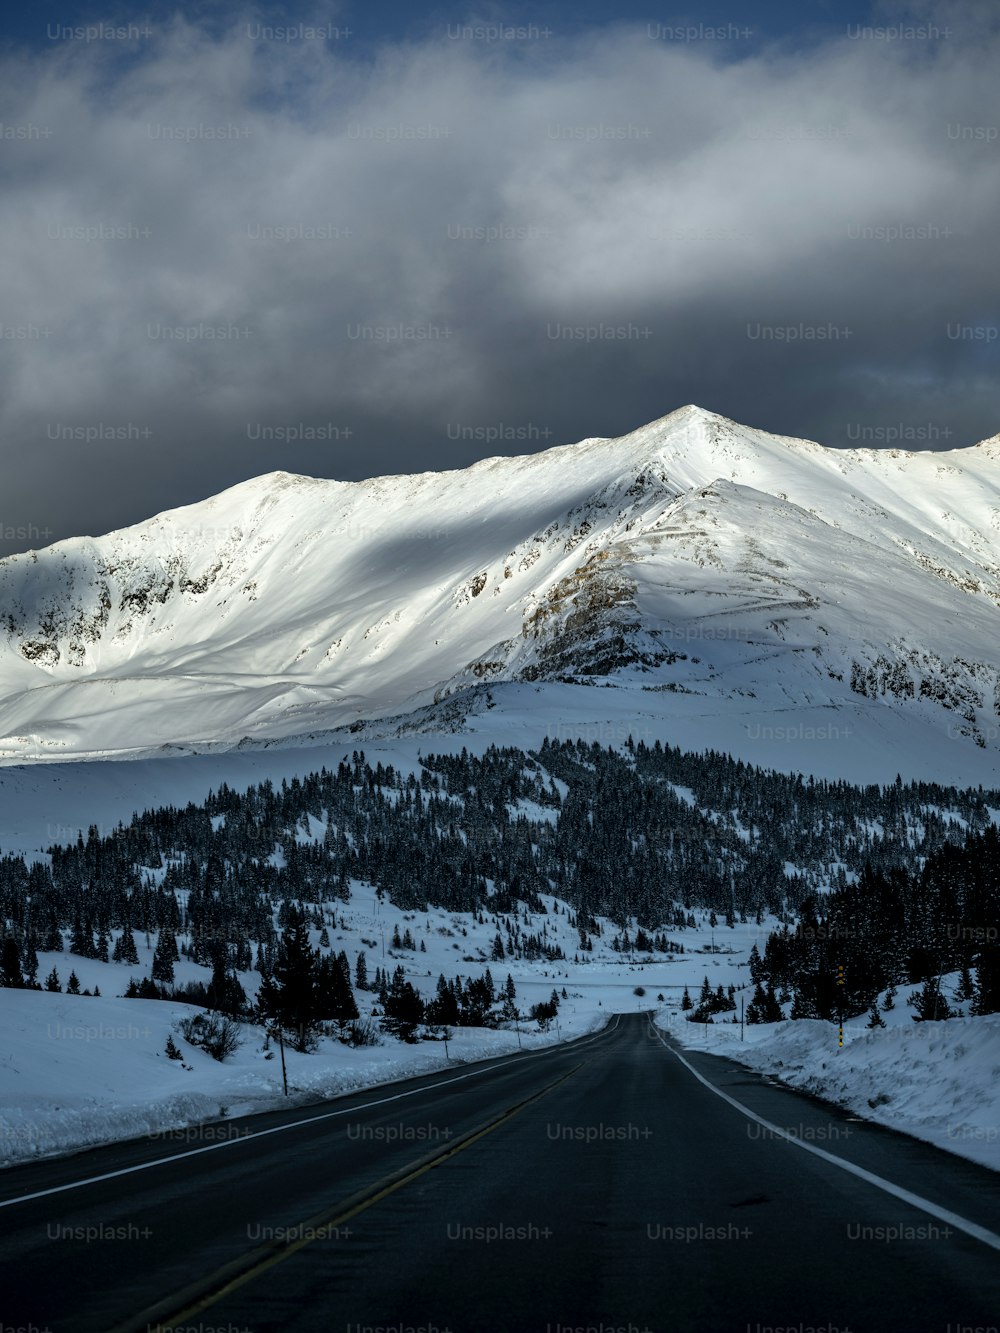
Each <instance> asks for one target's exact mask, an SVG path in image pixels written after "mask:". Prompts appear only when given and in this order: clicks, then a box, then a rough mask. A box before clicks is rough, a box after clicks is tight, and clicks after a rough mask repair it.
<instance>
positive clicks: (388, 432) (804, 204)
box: [0, 0, 1000, 554]
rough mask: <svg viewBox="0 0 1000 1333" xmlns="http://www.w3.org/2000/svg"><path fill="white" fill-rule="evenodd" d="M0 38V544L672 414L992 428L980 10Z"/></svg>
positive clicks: (999, 175) (967, 2)
mask: <svg viewBox="0 0 1000 1333" xmlns="http://www.w3.org/2000/svg"><path fill="white" fill-rule="evenodd" d="M101 23H103V24H104V25H128V24H131V25H132V27H131V30H129V29H128V28H126V29H125V31H124V33H123V34H119V33H115V34H114V35H110V34H109V32H108V30H107V27H105V29H103V30H100V35H98V34H96V33H95V32H94V31H90V32H88V31H87V29H86V25H88V24H90V25H97V24H101ZM283 28H284V29H286V31H282V29H283ZM288 29H290V31H288ZM317 29H318V31H317ZM3 36H4V42H3V46H2V47H0V122H2V130H0V134H2V138H0V240H2V245H0V334H2V337H0V451H2V474H0V554H3V553H8V552H11V551H16V550H24V549H27V548H29V547H38V546H41V545H45V544H46V543H47V542H48V541H52V540H56V539H58V538H61V537H65V536H70V535H74V534H79V533H98V532H103V531H106V530H108V529H109V528H112V527H119V526H123V525H125V524H127V523H131V522H136V521H139V520H141V519H143V518H145V517H148V516H149V515H151V514H152V513H155V512H157V511H159V510H162V509H165V508H169V507H172V506H174V505H178V504H184V503H188V502H190V501H193V500H197V499H201V498H203V497H205V496H207V495H210V494H213V493H215V492H216V491H219V490H221V489H223V488H224V487H225V486H227V485H231V484H233V483H235V482H238V481H241V480H243V479H244V478H246V477H250V476H254V475H257V474H259V473H262V472H269V471H273V470H275V469H285V470H288V471H294V472H303V473H307V474H311V475H314V476H326V477H338V478H343V479H348V480H350V479H354V478H359V477H363V476H369V475H373V474H375V473H384V472H410V471H422V470H426V469H432V468H434V469H436V468H442V467H458V466H464V465H466V464H468V463H471V462H473V461H475V459H477V458H480V457H485V456H488V455H490V454H496V453H522V452H529V451H532V450H535V449H539V448H546V447H548V446H550V445H554V444H559V443H567V442H571V441H574V440H577V439H580V438H583V437H586V436H593V435H617V434H621V433H624V432H625V431H627V430H630V429H632V428H634V427H636V426H638V425H641V424H642V423H644V422H646V421H649V420H652V419H653V418H656V417H659V416H662V415H664V414H665V413H667V412H669V411H671V410H673V409H674V408H676V407H678V406H680V405H682V404H684V403H687V402H696V403H699V404H701V405H702V406H704V407H707V408H710V409H712V410H714V411H718V412H721V413H723V414H725V415H727V416H730V417H733V418H735V419H737V420H739V421H743V422H746V423H748V424H751V425H755V426H761V427H764V428H766V429H769V430H775V431H779V432H782V433H787V434H793V435H802V436H806V437H809V438H813V439H818V440H820V441H822V442H823V443H826V444H831V445H838V446H841V445H842V446H851V445H857V444H860V443H876V444H878V443H883V442H884V443H887V444H892V443H897V442H898V443H901V444H902V445H903V447H912V448H921V447H933V448H952V447H956V446H960V445H966V444H972V443H974V442H976V441H977V440H979V439H982V438H984V437H986V436H989V435H992V434H994V433H996V432H997V431H998V430H1000V387H998V385H1000V378H998V363H1000V258H998V248H1000V247H998V238H1000V225H998V224H1000V79H998V77H997V70H998V69H1000V7H997V6H996V4H995V3H994V2H993V0H981V2H980V0H948V2H947V3H942V4H941V5H940V6H936V5H935V4H934V3H931V0H919V3H918V4H916V5H913V4H911V5H907V6H906V7H905V8H900V7H898V6H895V5H893V6H891V7H889V6H885V5H881V4H875V5H872V4H867V3H851V2H850V0H849V2H848V3H838V2H837V0H828V2H824V0H814V2H812V3H811V2H810V0H795V3H790V4H781V3H768V2H767V0H761V3H754V0H739V2H737V0H732V2H731V3H726V2H725V0H719V2H718V3H712V0H699V3H697V4H695V3H693V0H692V4H691V5H690V8H686V9H677V8H675V7H672V6H671V4H670V3H669V0H668V3H666V4H664V5H662V6H661V5H656V4H646V3H644V2H643V0H635V3H629V0H623V2H622V3H619V0H608V3H607V4H603V5H602V4H600V3H596V2H595V0H586V2H584V3H579V4H572V5H568V4H567V5H562V4H549V5H540V6H524V5H516V6H497V7H490V6H486V7H483V8H482V9H479V10H476V9H467V8H465V7H464V6H452V5H450V4H448V5H445V6H443V7H442V8H440V9H435V10H434V11H433V12H432V11H430V10H426V11H422V12H418V11H417V10H415V9H414V7H413V6H412V5H410V4H408V3H407V4H404V3H402V0H400V3H390V4H385V5H378V4H371V3H366V4H361V3H358V4H357V5H350V4H345V5H343V6H340V7H325V6H322V5H321V6H319V7H311V6H310V7H300V8H286V9H285V10H284V11H281V10H277V9H275V8H273V7H269V8H258V9H250V8H248V9H241V8H237V7H233V6H231V5H222V4H218V3H203V4H198V5H192V6H189V7H187V8H185V7H184V6H181V7H180V8H177V9H175V8H173V7H169V8H168V7H166V6H164V7H162V8H159V9H153V10H151V11H150V12H149V18H148V19H143V18H142V17H139V16H138V11H137V10H133V11H131V12H127V13H126V14H125V15H124V16H122V17H119V16H118V15H116V13H115V12H113V11H109V10H106V9H103V8H94V7H91V6H64V7H62V9H60V8H58V7H55V8H53V9H52V10H49V9H48V7H42V9H38V8H37V7H34V6H27V7H25V11H24V12H23V13H22V14H21V15H20V16H19V17H17V18H16V19H14V20H11V24H10V26H8V27H7V29H6V30H5V32H4V33H3ZM900 427H902V428H903V431H904V438H903V439H902V440H899V441H896V440H895V439H894V435H895V434H896V433H897V432H898V430H899V428H900ZM303 428H304V429H303ZM300 430H301V433H302V434H304V435H307V436H309V435H311V438H302V439H295V438H294V435H295V432H296V431H300ZM905 432H909V435H906V434H905ZM290 437H292V438H290Z"/></svg>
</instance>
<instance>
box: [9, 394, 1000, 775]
mask: <svg viewBox="0 0 1000 1333" xmlns="http://www.w3.org/2000/svg"><path fill="white" fill-rule="evenodd" d="M998 606H1000V437H994V439H992V440H989V441H986V442H984V443H983V444H980V445H977V446H975V447H974V448H970V449H961V450H953V451H950V452H947V453H935V452H924V453H907V452H904V451H900V450H849V451H843V450H833V449H825V448H823V447H822V446H820V445H818V444H814V443H812V442H809V441H801V440H793V439H789V438H786V437H780V436H774V435H769V434H767V433H766V432H763V431H758V430H753V429H750V428H747V427H743V426H739V425H736V424H735V423H733V422H731V421H728V420H726V419H725V418H722V417H719V416H715V415H713V414H712V413H708V412H704V411H702V410H700V409H698V408H695V407H690V406H689V407H685V408H681V409H679V410H678V411H676V412H673V413H671V414H670V415H669V416H667V417H664V418H662V419H661V420H659V421H656V422H653V423H652V424H651V425H649V426H645V427H643V428H641V429H639V430H637V431H634V432H632V433H631V434H629V435H626V436H623V437H621V438H620V439H616V440H605V439H592V440H585V441H583V442H582V443H580V444H576V445H570V446H563V447H560V448H555V449H549V450H546V451H545V452H543V453H540V454H535V455H530V456H527V457H523V458H493V459H486V460H483V461H482V462H480V463H477V464H475V465H474V466H472V467H470V468H468V469H465V470H463V471H460V472H446V473H423V474H419V475H414V476H401V477H379V478H374V479H372V480H369V481H364V482H359V483H343V482H337V481H327V480H314V479H310V478H306V477H297V476H291V475H289V474H287V473H282V472H278V473H272V474H270V475H267V476H264V477H258V478H255V479H254V480H252V481H248V482H245V483H242V484H241V485H238V486H234V487H233V488H231V489H230V490H227V491H225V492H223V493H222V494H221V495H218V496H215V497H214V498H212V499H209V500H206V501H204V502H202V503H199V504H195V505H190V506H187V507H185V508H182V509H176V510H172V511H169V512H167V513H164V514H161V515H158V516H157V517H155V518H153V519H150V520H148V521H147V522H144V523H140V524H137V525H136V526H134V527H131V528H127V529H123V530H121V531H118V532H112V533H109V534H107V535H106V536H104V537H99V538H77V539H72V540H69V541H64V542H59V543H57V544H55V545H54V546H51V547H48V548H46V549H45V550H43V551H37V552H29V553H26V554H24V555H18V556H13V557H9V558H7V559H6V560H2V561H0V758H3V759H6V760H7V761H8V762H10V761H17V760H23V759H39V758H49V759H54V758H79V757H85V756H88V755H101V754H103V755H109V754H119V755H122V754H137V753H143V752H146V753H148V752H150V751H152V750H155V749H156V748H157V747H160V746H164V745H173V744H195V743H203V742H218V743H223V744H233V743H235V742H237V741H239V740H240V739H241V738H243V737H256V738H265V737H272V738H273V737H280V736H290V735H293V734H296V733H304V732H316V731H318V730H322V729H327V728H334V727H340V726H345V725H348V724H352V723H356V721H357V720H358V719H377V718H388V717H390V716H393V717H398V716H399V715H402V714H407V713H411V712H413V711H414V710H417V709H422V708H423V709H429V710H430V711H429V712H428V713H427V714H425V715H421V716H423V717H424V719H425V720H424V722H422V723H421V724H420V725H426V726H427V727H429V728H433V727H434V726H435V725H438V722H436V721H435V718H439V717H440V707H442V706H443V707H444V708H446V709H447V708H450V709H451V712H450V716H454V715H455V708H454V705H456V704H458V705H460V711H461V710H462V709H464V708H466V707H468V708H472V709H474V710H475V709H482V708H483V707H486V706H487V705H488V704H494V705H495V704H500V706H501V707H503V703H504V698H505V696H507V695H509V694H510V693H511V689H513V687H510V688H508V689H506V690H505V689H504V688H503V687H504V684H505V683H508V682H535V681H537V682H542V681H564V682H574V683H576V684H577V687H578V688H579V684H580V683H581V682H586V683H589V684H595V683H598V682H600V683H601V684H608V683H613V684H615V685H616V686H617V687H619V688H620V689H625V690H629V691H637V692H641V693H642V695H643V704H644V705H645V704H647V703H648V702H649V701H650V694H649V692H650V691H656V692H657V693H655V694H653V696H652V698H653V700H655V701H657V702H659V703H662V707H663V710H664V712H665V713H666V714H667V715H669V713H670V712H671V710H677V709H678V708H680V707H682V706H683V708H684V709H685V710H686V711H687V712H690V711H691V709H692V708H695V709H696V710H697V711H699V712H701V711H705V712H706V713H712V712H714V713H719V712H720V711H721V712H722V713H724V714H725V715H726V716H727V717H730V718H731V719H732V720H733V725H734V726H737V727H742V728H743V730H744V731H745V730H746V729H747V727H748V726H749V725H752V723H751V722H750V721H748V719H753V718H754V717H758V718H759V717H762V716H764V715H765V714H766V715H768V716H770V715H772V714H778V713H781V714H782V715H783V716H784V715H785V714H787V713H788V711H789V710H792V711H793V712H801V710H804V709H827V710H829V709H831V708H833V709H843V708H845V707H851V708H854V707H855V706H857V705H862V706H863V708H867V709H869V710H870V709H873V708H875V707H876V706H877V707H879V708H884V707H886V706H889V707H891V708H892V709H894V710H902V712H903V714H904V715H905V716H906V718H907V719H908V720H909V722H910V723H911V724H912V725H914V726H917V727H918V728H919V727H923V728H928V729H929V731H928V734H929V735H938V736H940V735H941V733H944V734H945V735H947V736H948V737H949V738H950V739H954V740H958V741H960V742H963V743H968V744H978V745H980V746H981V747H988V748H990V749H995V748H996V746H995V737H996V734H997V724H998V709H997V701H998V697H1000V694H998V680H1000V647H998V646H997V643H998V640H997V634H996V629H997V626H998V623H1000V622H998V614H1000V612H998ZM473 686H479V687H480V688H479V689H475V690H472V692H471V693H469V694H467V695H465V697H464V699H463V692H464V691H466V690H467V689H469V687H473ZM484 686H488V687H489V697H488V698H487V696H486V694H485V692H484V689H483V688H482V687H484ZM515 693H516V691H515ZM587 694H588V696H589V697H591V698H594V706H595V707H598V708H599V707H600V706H602V705H600V703H599V701H598V699H597V698H596V697H595V696H593V694H592V692H590V691H588V692H587ZM517 697H518V698H519V699H520V698H521V695H519V694H518V695H517ZM435 705H438V706H439V711H438V713H435V709H434V706H435ZM575 707H576V704H574V708H575ZM542 720H543V724H544V722H545V721H548V719H547V718H546V719H542ZM785 721H786V722H787V717H786V718H785ZM802 766H808V765H807V764H803V765H802Z"/></svg>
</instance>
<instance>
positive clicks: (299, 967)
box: [258, 907, 316, 1051]
mask: <svg viewBox="0 0 1000 1333" xmlns="http://www.w3.org/2000/svg"><path fill="white" fill-rule="evenodd" d="M287 920H288V924H287V925H286V926H285V929H284V931H283V932H282V935H281V941H280V944H279V946H278V953H277V956H276V958H275V960H274V969H273V972H272V973H271V975H270V976H267V977H264V978H263V979H262V981H261V984H260V992H259V998H258V1003H259V1006H260V1010H261V1013H262V1014H263V1015H264V1016H265V1017H266V1018H269V1019H271V1020H272V1021H273V1022H275V1023H277V1024H278V1025H279V1026H280V1027H282V1028H285V1029H286V1030H288V1031H289V1032H291V1033H293V1034H294V1044H295V1049H296V1050H298V1051H307V1050H309V1049H310V1047H311V1046H312V1044H313V1040H314V1036H315V1030H316V1009H315V989H316V977H315V956H314V954H313V951H312V949H311V948H310V946H309V931H308V929H307V927H306V924H305V920H304V918H303V916H302V914H301V913H299V912H298V910H297V909H296V908H294V907H291V908H290V911H289V913H288V915H287Z"/></svg>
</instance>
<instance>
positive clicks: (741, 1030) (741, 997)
mask: <svg viewBox="0 0 1000 1333" xmlns="http://www.w3.org/2000/svg"><path fill="white" fill-rule="evenodd" d="M742 1040H743V996H742V995H741V996H740V1041H742Z"/></svg>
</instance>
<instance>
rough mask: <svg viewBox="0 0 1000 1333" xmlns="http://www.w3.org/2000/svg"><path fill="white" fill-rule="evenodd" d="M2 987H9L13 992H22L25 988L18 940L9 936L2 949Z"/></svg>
mask: <svg viewBox="0 0 1000 1333" xmlns="http://www.w3.org/2000/svg"><path fill="white" fill-rule="evenodd" d="M0 986H7V987H9V988H10V989H11V990H21V989H23V987H24V977H23V976H22V974H21V951H20V949H19V948H18V947H17V940H15V939H14V938H13V937H12V936H11V935H8V936H7V938H6V939H5V940H4V942H3V946H2V948H0Z"/></svg>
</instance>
